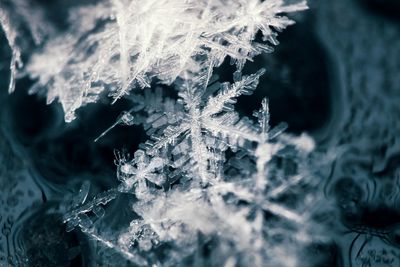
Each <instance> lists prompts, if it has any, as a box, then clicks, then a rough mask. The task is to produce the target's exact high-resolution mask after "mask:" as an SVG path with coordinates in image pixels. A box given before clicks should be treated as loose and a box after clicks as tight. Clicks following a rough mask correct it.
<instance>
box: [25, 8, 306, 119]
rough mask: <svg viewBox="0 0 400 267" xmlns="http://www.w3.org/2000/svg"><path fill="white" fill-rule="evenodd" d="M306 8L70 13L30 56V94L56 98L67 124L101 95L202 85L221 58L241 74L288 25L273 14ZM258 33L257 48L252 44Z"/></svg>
mask: <svg viewBox="0 0 400 267" xmlns="http://www.w3.org/2000/svg"><path fill="white" fill-rule="evenodd" d="M306 8H307V6H306V4H305V2H304V1H302V2H299V3H295V4H285V3H284V1H282V0H274V1H259V0H245V1H244V0H234V1H229V4H228V3H226V1H222V0H212V1H210V0H191V1H182V0H162V1H158V0H157V1H156V0H140V1H123V0H112V1H102V2H100V3H99V4H97V5H94V6H88V7H80V8H76V9H74V10H72V11H71V13H70V26H69V29H68V31H67V32H63V33H61V34H59V35H56V36H54V37H53V38H51V40H49V41H48V42H47V43H46V45H45V47H44V48H43V49H42V50H41V51H40V52H38V53H36V54H35V55H34V56H33V57H32V58H31V60H30V62H29V65H28V66H27V70H28V73H29V74H30V75H31V76H32V77H35V78H36V77H37V78H38V84H37V85H36V87H35V88H33V89H32V91H33V92H35V91H37V90H40V89H41V88H42V87H46V88H47V97H48V102H52V101H53V100H54V99H56V98H58V99H59V101H60V102H61V104H62V106H63V108H64V111H65V120H66V121H68V122H69V121H72V120H73V119H74V118H75V110H76V109H77V108H79V107H81V106H82V105H85V104H87V103H90V102H95V101H97V100H98V97H99V94H100V93H101V92H103V91H104V90H106V91H107V93H108V94H109V95H111V96H113V97H114V100H117V99H118V98H120V97H121V96H123V95H125V94H127V93H129V91H130V90H132V88H135V87H140V88H144V87H149V86H150V83H151V81H152V80H153V78H156V80H157V81H159V82H161V83H165V84H171V83H172V82H174V81H175V80H176V78H177V77H180V78H184V79H189V80H192V79H193V78H194V77H197V76H198V74H199V73H204V72H205V73H206V79H209V78H210V77H211V73H212V71H213V68H214V67H217V66H220V65H221V63H222V62H223V60H224V59H225V58H226V57H227V56H229V57H230V58H231V59H232V61H233V62H236V65H237V66H238V68H239V69H241V68H242V67H243V64H244V63H245V62H246V61H247V60H251V59H252V58H253V57H254V56H255V55H257V54H259V53H261V52H263V51H267V52H269V51H272V48H271V47H270V44H272V45H276V44H278V41H277V40H276V33H275V32H274V31H273V30H274V29H275V30H278V31H279V30H282V29H284V28H285V27H287V26H288V25H291V24H292V23H293V21H292V20H290V19H288V18H287V17H285V16H281V15H280V14H282V13H289V12H294V11H299V10H303V9H306ZM258 31H261V33H262V35H263V41H265V42H264V43H258V42H255V41H254V39H255V36H256V33H257V32H258ZM43 62H46V63H47V64H43ZM206 84H207V82H206Z"/></svg>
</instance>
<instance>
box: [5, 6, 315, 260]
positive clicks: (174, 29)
mask: <svg viewBox="0 0 400 267" xmlns="http://www.w3.org/2000/svg"><path fill="white" fill-rule="evenodd" d="M291 2H292V3H286V2H285V1H283V0H266V1H261V0H232V1H224V0H132V1H129V0H110V1H98V2H96V3H95V4H92V5H88V6H81V5H79V6H74V7H71V10H70V16H69V19H68V22H67V23H66V24H67V26H65V27H64V28H63V29H62V30H57V29H54V28H52V27H51V26H43V25H46V22H45V19H44V18H43V17H41V16H40V12H36V13H34V12H33V13H32V14H28V13H26V12H23V11H26V10H27V4H26V3H24V1H23V0H18V1H15V2H13V3H8V5H3V6H0V7H1V9H0V19H1V20H0V22H1V25H2V28H3V31H4V32H5V34H6V36H7V39H8V42H9V45H10V47H11V48H12V50H13V55H12V62H11V66H10V69H11V82H10V92H11V91H13V88H14V85H13V84H14V82H15V78H16V77H18V76H19V75H28V76H29V77H30V78H32V79H35V80H36V83H35V85H34V86H33V87H32V88H31V92H38V93H43V92H45V93H46V94H47V99H48V102H49V103H50V102H52V101H53V100H55V99H58V101H59V102H60V103H61V105H62V107H63V109H64V112H65V120H66V121H67V122H70V121H72V120H74V119H75V117H76V115H75V111H76V109H78V108H80V107H81V106H84V105H85V104H87V103H91V102H96V101H97V100H99V99H100V98H103V97H107V95H108V96H110V97H112V98H113V101H114V102H115V101H117V100H118V99H120V98H121V97H123V98H125V99H127V100H128V101H129V102H130V103H131V109H130V110H127V111H126V112H124V113H123V114H121V116H120V117H119V118H118V119H117V121H116V122H115V123H114V125H112V126H111V127H110V128H109V129H108V130H106V131H105V132H104V133H103V134H102V135H100V136H99V138H97V139H96V140H95V141H96V142H101V138H102V137H103V136H104V135H105V134H107V132H108V131H110V130H111V129H112V128H113V127H114V126H116V125H118V124H125V125H141V126H143V128H144V129H145V131H146V133H147V135H148V136H149V140H148V141H146V142H145V143H143V144H142V145H141V147H140V149H139V150H138V151H136V152H134V154H133V156H131V155H129V154H128V153H126V152H116V164H117V178H118V180H119V182H120V183H119V186H117V187H116V188H112V189H110V190H108V191H105V192H103V193H101V194H100V195H97V196H95V197H93V198H92V199H90V198H88V195H89V191H90V184H89V183H84V184H83V185H82V187H81V189H80V191H79V193H78V195H77V196H76V197H74V202H73V203H72V204H71V205H69V206H68V207H66V208H65V214H64V217H63V220H64V222H65V223H66V224H67V229H68V230H73V229H74V228H75V227H79V228H80V229H81V230H82V231H83V232H85V233H86V234H87V235H88V236H89V237H91V238H92V239H93V240H96V241H98V243H99V246H103V247H107V248H109V249H111V250H112V251H116V252H118V253H119V254H120V255H122V256H123V257H124V258H125V259H127V260H128V261H129V262H132V263H134V264H136V265H139V266H177V265H181V266H186V265H187V266H227V267H230V266H297V265H298V263H297V260H298V254H299V253H298V252H299V251H298V250H299V248H300V247H301V246H302V245H299V244H306V243H307V242H309V241H310V240H311V236H310V235H309V230H311V229H309V227H308V225H309V224H308V223H307V222H308V221H309V220H310V219H311V218H310V217H311V211H310V209H309V207H310V206H311V205H312V204H313V203H312V201H313V199H312V198H310V197H308V196H307V195H305V194H304V190H307V187H308V186H310V184H313V183H314V181H313V173H311V172H310V171H309V170H310V169H311V168H309V166H308V165H309V164H310V161H309V157H310V152H311V151H312V150H313V149H314V143H313V140H312V139H311V138H310V137H308V136H307V135H305V134H303V135H300V136H293V135H290V134H286V133H284V130H285V128H286V125H285V124H280V125H278V126H276V127H274V128H270V123H269V117H270V114H269V110H268V101H267V100H266V99H264V100H263V101H262V102H261V103H258V104H259V105H260V108H259V110H257V111H255V112H254V117H253V118H247V117H243V116H242V115H241V114H239V113H238V112H237V111H235V109H234V104H235V103H236V101H237V98H238V97H239V96H241V95H246V94H251V93H252V92H253V91H254V90H255V89H256V87H257V85H258V81H259V77H260V76H261V75H263V73H264V70H263V69H261V70H259V71H258V72H257V73H254V74H251V75H243V74H242V72H241V71H242V69H243V66H244V64H245V62H246V61H251V60H252V58H253V57H254V56H256V55H258V54H260V53H262V52H271V51H272V50H273V49H272V47H271V45H277V44H278V41H277V39H276V36H277V33H276V31H280V30H282V29H284V28H286V27H287V26H288V25H291V24H292V23H293V21H292V20H290V19H289V18H287V17H286V16H285V14H286V13H290V12H295V11H300V10H304V9H306V8H307V6H306V3H305V2H304V1H301V2H298V1H297V2H293V1H291ZM17 13H18V14H21V16H20V21H17V22H14V19H13V18H14V16H15V14H17ZM31 21H34V22H35V23H31ZM41 21H42V24H41V23H40V22H41ZM24 24H29V25H33V26H32V28H31V29H28V32H30V35H31V37H32V39H33V40H35V38H34V37H35V36H39V37H40V38H39V37H38V38H36V39H37V42H36V48H35V50H34V52H33V53H32V55H30V56H29V57H27V58H26V59H25V58H24V61H25V62H24V63H25V66H24V67H23V66H22V58H23V57H21V54H23V50H24V48H25V47H27V45H26V44H24V42H21V43H19V42H17V39H19V37H22V33H20V32H19V31H18V28H21V27H22V26H21V25H24ZM39 30H40V31H39ZM38 32H40V33H41V34H38ZM19 34H21V36H19ZM22 39H23V38H22ZM26 42H29V41H26ZM226 58H229V59H230V60H231V63H232V64H235V65H236V69H237V71H236V72H235V73H233V74H232V75H233V82H232V83H229V82H225V83H219V82H218V81H216V78H215V76H214V75H213V70H214V68H216V67H219V66H220V65H221V64H222V63H223V61H224V60H225V59H226ZM162 84H166V85H170V87H171V88H169V89H165V88H164V89H162V86H161V85H162ZM146 87H149V88H146ZM139 88H142V89H144V88H146V89H144V90H138V89H139ZM166 90H174V92H173V93H171V92H166ZM123 195H129V196H131V198H132V199H131V201H130V202H129V203H130V204H129V205H130V207H129V214H130V215H129V216H130V217H132V218H133V219H132V220H131V222H130V224H129V225H127V226H126V227H125V228H121V227H120V228H118V229H111V228H109V227H107V224H106V223H105V222H104V221H102V218H103V217H104V216H106V215H104V214H105V210H104V207H105V206H107V204H108V203H109V202H110V201H112V200H115V199H118V198H120V197H121V196H123ZM125 204H126V203H125ZM120 216H125V215H124V214H122V215H120ZM312 230H313V231H316V229H312ZM114 264H115V262H114ZM118 266H123V265H122V263H118Z"/></svg>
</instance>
